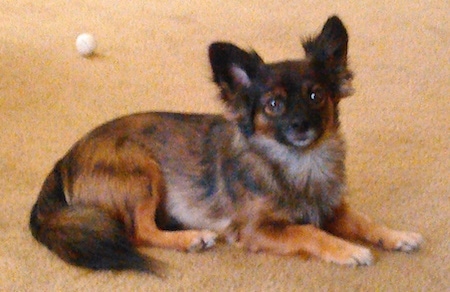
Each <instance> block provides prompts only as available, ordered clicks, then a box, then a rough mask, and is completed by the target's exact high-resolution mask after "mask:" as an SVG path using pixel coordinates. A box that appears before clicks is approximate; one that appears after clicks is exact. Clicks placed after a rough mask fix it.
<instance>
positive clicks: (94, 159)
mask: <svg viewBox="0 0 450 292" xmlns="http://www.w3.org/2000/svg"><path fill="white" fill-rule="evenodd" d="M304 48H305V51H306V58H305V59H304V60H300V61H285V62H280V63H275V64H265V63H264V62H263V61H262V59H261V58H260V57H259V56H258V55H257V54H256V53H254V52H253V53H248V52H245V51H243V50H241V49H239V48H237V47H236V46H234V45H231V44H229V43H214V44H212V45H211V47H210V49H209V56H210V61H211V66H212V71H213V76H214V81H215V82H216V83H217V84H218V86H219V87H220V89H221V95H220V97H221V99H222V100H223V102H224V104H225V106H226V108H227V113H226V115H225V117H226V118H224V117H221V116H215V115H188V114H175V113H143V114H135V115H130V116H126V117H123V118H120V119H117V120H114V121H112V122H109V123H107V124H105V125H102V126H100V127H99V128H97V129H95V130H94V131H92V132H91V133H89V134H88V135H86V136H85V137H84V138H83V139H81V140H80V141H79V142H78V143H76V144H75V145H74V146H73V148H72V149H71V150H70V151H69V152H68V153H67V155H66V156H65V157H64V158H62V160H61V161H60V162H58V163H57V165H56V166H55V168H54V170H53V172H52V173H51V174H50V175H49V177H48V179H47V180H46V182H45V183H44V186H43V189H42V191H41V193H40V195H39V198H38V200H37V202H36V204H35V206H34V208H33V212H32V216H31V221H30V226H31V229H32V233H33V235H34V236H35V238H36V239H37V240H39V241H40V242H42V243H44V244H45V245H46V246H48V247H49V248H50V249H51V250H53V251H55V253H57V254H58V255H59V256H60V257H61V258H63V259H65V260H66V261H68V262H70V263H73V264H76V265H81V266H85V267H89V268H94V269H119V270H120V269H137V270H143V271H155V270H157V267H156V266H148V265H146V263H148V259H147V258H146V257H145V256H144V255H142V254H141V253H139V252H138V251H137V250H136V249H135V247H136V246H143V245H144V246H158V247H166V248H173V249H177V250H182V251H192V250H201V249H205V248H209V247H211V246H213V245H214V244H215V241H216V238H217V237H223V238H226V239H227V240H228V241H229V242H235V243H237V244H238V245H241V246H243V247H245V248H247V249H249V250H251V251H267V252H273V253H277V254H303V253H306V254H311V255H314V256H317V257H319V258H322V259H323V260H325V261H329V262H335V263H338V264H346V265H367V264H370V263H371V262H372V255H371V252H370V250H369V249H367V248H365V247H362V246H359V245H355V244H353V243H350V242H348V241H346V240H345V239H351V240H365V241H367V242H369V243H373V244H376V245H379V246H381V247H383V248H386V249H390V250H403V251H410V250H413V249H416V248H418V247H419V245H420V243H421V241H422V238H421V236H420V235H418V234H416V233H408V232H400V231H394V230H391V229H389V228H387V227H384V226H382V225H379V224H376V223H374V222H372V221H371V220H370V219H368V218H367V217H366V216H364V215H361V214H359V213H357V212H355V211H353V210H351V208H350V207H348V205H347V204H346V203H345V196H346V192H347V189H346V177H345V166H344V161H345V143H344V141H343V138H342V136H341V133H340V131H339V111H338V104H339V101H340V100H341V99H342V98H344V97H346V96H348V95H350V94H351V93H352V88H351V78H352V73H351V71H350V70H349V69H348V68H347V32H346V29H345V27H344V26H343V24H342V23H341V21H340V20H339V19H338V18H337V17H331V18H330V19H329V20H328V21H327V23H326V24H325V26H324V28H323V30H322V32H321V34H319V35H318V36H317V37H315V38H312V39H310V40H308V41H306V42H305V43H304ZM338 236H339V237H338Z"/></svg>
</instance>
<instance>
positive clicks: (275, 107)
mask: <svg viewBox="0 0 450 292" xmlns="http://www.w3.org/2000/svg"><path fill="white" fill-rule="evenodd" d="M264 110H265V112H266V113H267V114H268V115H270V116H279V115H282V114H283V113H284V110H285V106H284V102H283V101H281V100H279V99H276V98H271V99H269V101H268V102H267V103H266V106H265V108H264Z"/></svg>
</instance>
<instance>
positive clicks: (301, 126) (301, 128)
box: [291, 120, 310, 133]
mask: <svg viewBox="0 0 450 292" xmlns="http://www.w3.org/2000/svg"><path fill="white" fill-rule="evenodd" d="M291 127H292V129H293V130H295V131H297V132H302V133H304V132H306V131H308V130H309V128H310V123H309V122H308V121H306V120H296V121H293V122H292V124H291Z"/></svg>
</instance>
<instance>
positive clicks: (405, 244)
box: [378, 230, 423, 252]
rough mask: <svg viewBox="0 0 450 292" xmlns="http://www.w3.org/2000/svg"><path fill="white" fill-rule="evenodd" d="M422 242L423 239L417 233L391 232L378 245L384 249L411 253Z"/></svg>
mask: <svg viewBox="0 0 450 292" xmlns="http://www.w3.org/2000/svg"><path fill="white" fill-rule="evenodd" d="M422 242H423V237H422V235H420V234H419V233H415V232H406V231H397V230H391V231H390V232H389V233H388V234H387V235H386V236H385V237H384V238H380V240H379V242H378V243H379V245H380V246H381V247H382V248H384V249H388V250H396V251H404V252H412V251H415V250H418V249H419V248H420V245H421V244H422Z"/></svg>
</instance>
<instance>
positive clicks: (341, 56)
mask: <svg viewBox="0 0 450 292" xmlns="http://www.w3.org/2000/svg"><path fill="white" fill-rule="evenodd" d="M303 48H304V49H305V52H306V57H307V58H308V59H309V60H311V62H312V64H314V66H315V67H316V70H317V71H318V72H321V73H322V74H323V75H326V77H327V78H328V79H329V80H330V82H331V83H332V84H333V85H334V87H335V89H336V94H337V95H338V96H339V97H341V98H342V97H346V96H349V95H352V94H353V91H354V90H353V87H352V85H351V80H352V79H353V74H352V72H351V71H350V70H349V69H348V68H347V49H348V34H347V30H346V28H345V26H344V24H343V23H342V21H341V20H340V19H339V17H337V16H332V17H330V18H328V20H327V22H326V23H325V25H324V26H323V28H322V32H321V33H320V34H319V35H318V36H317V37H315V38H312V39H310V40H307V41H305V42H304V43H303Z"/></svg>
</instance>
